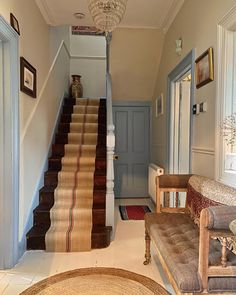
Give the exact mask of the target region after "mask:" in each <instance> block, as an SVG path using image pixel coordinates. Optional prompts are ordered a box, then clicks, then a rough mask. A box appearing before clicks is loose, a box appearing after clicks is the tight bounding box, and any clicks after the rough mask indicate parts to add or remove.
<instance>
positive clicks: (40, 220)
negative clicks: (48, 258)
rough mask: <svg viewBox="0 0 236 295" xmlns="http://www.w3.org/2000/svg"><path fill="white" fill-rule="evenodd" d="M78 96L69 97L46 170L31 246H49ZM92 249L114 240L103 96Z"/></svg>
mask: <svg viewBox="0 0 236 295" xmlns="http://www.w3.org/2000/svg"><path fill="white" fill-rule="evenodd" d="M74 104H75V99H72V98H65V99H64V105H63V112H62V115H61V118H60V124H59V126H58V132H57V134H56V137H55V143H54V144H53V146H52V155H51V157H50V158H49V160H48V171H46V172H45V174H44V187H43V188H41V189H40V191H39V205H38V206H37V207H36V208H35V209H34V211H33V216H34V218H33V227H32V228H31V230H30V231H29V232H28V233H27V235H26V238H27V249H28V250H30V249H31V250H34V249H35V250H36V249H41V250H44V249H45V234H46V232H47V231H48V229H49V227H50V209H51V208H52V206H53V204H54V189H55V188H56V187H57V183H58V172H59V171H60V170H61V159H62V157H63V156H64V153H65V147H64V145H65V144H67V143H68V132H69V131H70V129H69V126H70V122H71V117H72V112H73V105H74ZM92 216H93V229H92V249H97V248H105V247H108V246H109V244H110V234H111V227H107V226H106V225H105V220H106V100H103V99H101V100H100V107H99V115H98V143H97V149H96V163H95V173H94V193H93V214H92Z"/></svg>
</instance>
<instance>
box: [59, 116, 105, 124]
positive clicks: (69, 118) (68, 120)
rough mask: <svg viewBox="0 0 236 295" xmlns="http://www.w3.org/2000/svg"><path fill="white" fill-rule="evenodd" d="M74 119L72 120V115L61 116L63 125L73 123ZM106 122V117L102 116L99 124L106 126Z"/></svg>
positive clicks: (99, 118)
mask: <svg viewBox="0 0 236 295" xmlns="http://www.w3.org/2000/svg"><path fill="white" fill-rule="evenodd" d="M71 121H72V119H71V114H62V115H61V120H60V122H61V123H71ZM104 122H106V115H100V116H99V117H98V124H101V123H102V124H104Z"/></svg>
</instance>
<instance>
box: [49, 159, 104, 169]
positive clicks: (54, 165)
mask: <svg viewBox="0 0 236 295" xmlns="http://www.w3.org/2000/svg"><path fill="white" fill-rule="evenodd" d="M61 168H62V163H61V159H49V163H48V170H54V171H60V170H61ZM95 169H96V170H97V171H98V170H104V169H106V159H96V162H95Z"/></svg>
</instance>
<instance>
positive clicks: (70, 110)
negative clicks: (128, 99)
mask: <svg viewBox="0 0 236 295" xmlns="http://www.w3.org/2000/svg"><path fill="white" fill-rule="evenodd" d="M73 112H74V105H64V106H63V110H62V114H64V115H65V114H67V115H70V114H72V113H73ZM99 113H100V114H101V115H104V114H106V108H105V107H100V110H99ZM87 114H90V113H89V110H88V113H87Z"/></svg>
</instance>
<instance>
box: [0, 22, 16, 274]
mask: <svg viewBox="0 0 236 295" xmlns="http://www.w3.org/2000/svg"><path fill="white" fill-rule="evenodd" d="M18 50H19V48H18V35H17V33H16V32H15V31H14V29H13V28H12V27H11V26H10V25H9V24H8V23H7V22H6V21H5V19H4V18H3V17H1V16H0V269H5V268H11V267H13V266H14V265H15V264H16V263H17V261H18V255H19V253H18V244H19V242H18V232H19V228H18V227H19V88H18V85H19V72H18V66H19V53H18Z"/></svg>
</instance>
